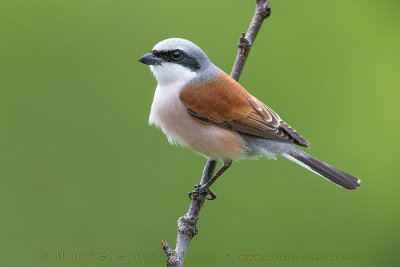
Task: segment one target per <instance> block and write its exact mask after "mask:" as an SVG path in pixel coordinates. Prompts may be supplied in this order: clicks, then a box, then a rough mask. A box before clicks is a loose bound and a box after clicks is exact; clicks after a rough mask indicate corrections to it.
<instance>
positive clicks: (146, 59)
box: [138, 53, 162, 65]
mask: <svg viewBox="0 0 400 267" xmlns="http://www.w3.org/2000/svg"><path fill="white" fill-rule="evenodd" d="M138 61H139V62H142V63H143V64H146V65H160V64H161V62H162V59H161V58H158V57H156V56H155V55H153V53H148V54H146V55H144V56H142V57H141V58H139V60H138Z"/></svg>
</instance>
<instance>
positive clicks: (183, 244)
mask: <svg viewBox="0 0 400 267" xmlns="http://www.w3.org/2000/svg"><path fill="white" fill-rule="evenodd" d="M270 15H271V8H270V6H269V2H268V0H256V11H255V13H254V17H253V19H252V21H251V23H250V26H249V29H248V30H247V33H246V34H244V33H242V36H241V37H240V41H239V44H238V47H239V51H238V54H237V57H236V61H235V64H234V66H233V69H232V73H231V77H232V78H234V79H235V80H236V81H238V80H239V78H240V75H241V73H242V70H243V66H244V64H245V63H246V59H247V57H248V56H249V52H250V49H251V47H252V46H253V43H254V40H255V39H256V37H257V34H258V32H259V31H260V28H261V25H262V23H263V22H264V20H265V19H266V18H268V17H269V16H270ZM216 166H217V161H216V160H213V159H209V160H208V161H207V164H206V166H205V167H204V170H203V175H202V178H201V182H200V184H201V185H204V184H206V183H207V182H208V180H210V179H211V177H212V176H213V174H214V171H215V167H216ZM205 199H206V194H200V195H193V199H192V202H191V203H190V207H189V210H188V212H187V213H186V214H185V215H184V216H182V217H180V218H179V219H178V237H177V240H176V248H175V250H172V249H171V248H170V246H169V245H168V243H167V241H165V240H162V241H161V245H162V248H163V250H164V253H165V258H166V263H167V267H182V266H183V262H184V260H185V255H186V251H187V248H188V246H189V243H190V241H191V240H192V238H193V237H194V236H195V235H196V234H197V232H198V231H197V220H198V219H199V213H200V210H201V208H202V207H203V204H204V201H205Z"/></svg>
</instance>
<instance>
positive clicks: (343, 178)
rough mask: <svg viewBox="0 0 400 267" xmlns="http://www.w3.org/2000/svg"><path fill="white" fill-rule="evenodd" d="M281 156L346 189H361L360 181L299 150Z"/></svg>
mask: <svg viewBox="0 0 400 267" xmlns="http://www.w3.org/2000/svg"><path fill="white" fill-rule="evenodd" d="M281 156H282V157H284V158H287V159H288V160H290V161H293V162H295V163H297V164H299V165H301V166H303V167H304V168H306V169H309V170H310V171H312V172H314V173H316V174H318V175H320V176H322V177H324V178H325V179H327V180H329V181H331V182H332V183H335V184H337V185H340V186H342V187H344V188H346V189H349V190H355V189H357V188H358V187H360V179H358V178H356V177H354V176H351V175H350V174H347V173H345V172H342V171H340V170H338V169H335V168H333V167H332V166H329V165H328V164H326V163H323V162H322V161H319V160H317V159H315V158H313V157H311V156H310V155H308V154H307V153H305V152H303V151H301V150H299V149H297V148H295V149H292V150H290V152H287V153H282V154H281Z"/></svg>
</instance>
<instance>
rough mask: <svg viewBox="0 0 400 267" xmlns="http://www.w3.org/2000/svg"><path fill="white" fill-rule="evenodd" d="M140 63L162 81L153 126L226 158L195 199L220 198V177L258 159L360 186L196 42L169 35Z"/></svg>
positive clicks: (208, 155) (214, 156)
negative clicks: (278, 161) (215, 187)
mask: <svg viewBox="0 0 400 267" xmlns="http://www.w3.org/2000/svg"><path fill="white" fill-rule="evenodd" d="M138 61H139V62H141V63H143V64H146V65H149V66H150V70H151V72H152V73H153V75H154V76H155V79H156V80H157V87H156V90H155V93H154V99H153V103H152V104H151V112H150V116H149V124H150V125H155V126H156V127H159V128H161V130H162V131H163V133H164V134H165V135H166V137H167V138H168V141H169V143H171V144H176V145H180V146H183V147H188V148H190V149H191V150H193V151H195V152H197V153H199V154H201V155H203V156H204V157H206V158H207V159H212V160H220V161H222V162H223V166H222V167H221V169H220V170H219V171H218V172H217V173H216V174H215V175H214V176H213V177H212V178H211V179H210V180H209V181H208V182H207V183H205V184H203V185H196V186H195V188H196V189H195V190H194V191H192V192H189V197H190V198H191V197H192V196H193V195H199V194H206V195H207V196H208V195H209V196H210V197H207V199H215V198H216V195H215V194H214V193H213V192H212V191H211V190H210V186H211V185H212V184H213V183H214V182H215V180H217V178H218V177H219V176H220V175H221V174H222V173H223V172H224V171H226V170H227V169H228V168H229V167H230V166H231V165H232V163H233V162H234V161H237V160H240V159H247V158H257V157H266V158H270V159H276V158H278V157H281V158H285V159H288V160H289V161H291V162H294V163H297V164H299V165H300V166H302V167H304V168H306V169H308V170H310V171H312V172H314V173H316V174H318V175H319V176H322V177H323V178H325V179H327V180H329V181H331V182H333V183H334V184H336V185H339V186H341V187H343V188H346V189H349V190H355V189H357V188H358V187H359V186H360V179H358V178H356V177H354V176H352V175H350V174H347V173H345V172H343V171H340V170H338V169H336V168H334V167H332V166H330V165H328V164H326V163H324V162H322V161H319V160H318V159H316V158H314V157H312V156H310V155H309V154H307V153H306V152H304V151H303V150H300V149H299V148H298V147H297V146H299V147H304V148H309V146H310V143H309V142H308V141H307V140H306V139H305V138H304V137H303V136H301V135H300V134H299V133H298V132H297V131H296V130H295V129H293V128H292V127H291V126H290V125H289V124H288V123H286V122H285V121H283V120H282V119H281V118H280V117H279V115H278V114H277V113H276V112H275V111H274V110H272V109H271V108H269V107H268V106H267V105H265V104H264V103H263V102H261V101H260V100H258V99H257V98H256V97H254V96H253V95H251V94H250V93H249V92H248V91H247V90H246V89H244V88H243V87H242V86H241V85H240V84H239V83H238V82H237V81H236V80H234V79H233V78H232V77H231V76H229V75H228V74H226V73H225V72H224V71H223V70H221V69H219V68H218V67H217V66H215V65H214V64H213V63H212V62H211V61H210V59H209V58H208V57H207V55H206V53H205V52H204V51H203V50H202V49H201V48H200V47H199V46H197V45H196V44H194V43H193V42H190V41H188V40H186V39H181V38H169V39H165V40H163V41H160V42H159V43H157V44H156V45H155V46H154V48H153V49H152V50H151V52H150V53H147V54H145V55H144V56H142V57H141V58H140V59H139V60H138Z"/></svg>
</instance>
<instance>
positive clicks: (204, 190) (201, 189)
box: [188, 184, 217, 200]
mask: <svg viewBox="0 0 400 267" xmlns="http://www.w3.org/2000/svg"><path fill="white" fill-rule="evenodd" d="M194 188H196V189H195V190H194V191H192V192H189V194H188V195H189V198H190V199H192V196H193V195H195V196H198V195H200V194H206V195H210V197H206V199H208V200H213V199H216V198H217V195H215V194H214V193H213V192H212V191H211V190H210V187H209V186H207V185H206V184H205V185H200V184H198V185H195V186H194Z"/></svg>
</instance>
